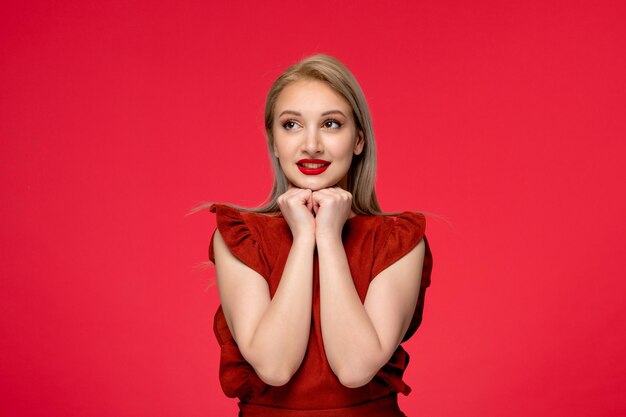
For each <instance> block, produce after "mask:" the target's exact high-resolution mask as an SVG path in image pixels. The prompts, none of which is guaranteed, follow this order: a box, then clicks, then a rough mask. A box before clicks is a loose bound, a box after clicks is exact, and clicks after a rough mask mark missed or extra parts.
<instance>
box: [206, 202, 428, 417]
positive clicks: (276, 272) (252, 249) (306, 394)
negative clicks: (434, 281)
mask: <svg viewBox="0 0 626 417" xmlns="http://www.w3.org/2000/svg"><path fill="white" fill-rule="evenodd" d="M210 211H211V212H213V213H215V214H216V216H217V217H216V220H217V229H218V230H219V231H220V234H221V235H222V237H223V239H224V241H225V243H226V245H227V246H228V248H229V249H230V251H231V252H232V253H233V255H234V256H235V257H236V258H238V259H239V260H240V261H241V262H243V263H244V264H246V265H247V266H249V267H250V268H252V269H253V270H255V271H256V272H258V273H259V274H260V275H261V276H262V277H263V278H264V279H265V280H266V281H267V284H268V287H269V292H270V297H273V296H274V294H275V292H276V289H277V287H278V284H279V282H280V278H281V276H282V273H283V269H284V266H285V263H286V261H287V256H288V254H289V250H290V248H291V243H292V236H291V231H290V229H289V226H288V224H287V222H286V221H285V219H284V218H283V217H280V216H279V217H271V216H267V215H263V214H257V213H250V212H240V211H238V210H236V209H235V208H232V207H229V206H227V205H223V204H213V205H212V206H211V207H210ZM425 225H426V222H425V217H424V215H423V214H421V213H414V212H408V211H407V212H403V213H401V214H399V215H397V216H363V215H358V216H355V217H352V218H350V219H348V220H347V221H346V223H345V225H344V229H343V232H342V240H343V245H344V249H345V252H346V257H347V259H348V263H349V266H350V271H351V274H352V279H353V281H354V285H355V288H356V290H357V293H358V295H359V298H360V299H361V302H364V301H365V296H366V294H367V289H368V287H369V284H370V282H371V281H372V280H373V279H375V278H376V277H377V275H378V274H379V273H380V272H381V271H383V270H384V269H385V268H387V267H388V266H390V265H391V264H393V263H394V262H396V261H397V260H398V259H400V258H402V257H403V256H404V255H406V254H407V253H408V252H409V251H410V250H411V249H412V248H414V247H415V246H416V245H417V244H418V243H419V242H420V240H421V239H422V238H423V239H424V242H425V244H426V254H425V258H424V267H423V271H422V277H421V289H420V293H419V297H418V302H417V306H416V308H415V312H414V315H413V319H412V321H411V324H410V325H409V328H408V330H407V332H406V334H405V336H404V338H403V340H402V341H403V342H404V341H406V340H408V339H409V338H410V337H411V336H412V335H413V334H414V333H415V331H416V330H417V328H418V327H419V325H420V323H421V321H422V312H423V309H424V297H425V293H426V288H427V287H428V286H429V285H430V275H431V271H432V254H431V251H430V247H429V245H428V241H427V240H426V236H425V235H424V231H425ZM209 259H210V260H211V261H212V262H215V258H214V253H213V238H211V244H210V246H209ZM311 313H312V314H311V320H312V322H311V333H310V336H309V342H308V347H307V352H306V354H305V357H304V360H303V362H302V364H301V366H300V368H299V369H298V371H297V372H296V373H295V374H294V375H293V377H292V378H291V380H290V381H289V382H288V383H287V384H285V385H283V386H280V387H275V386H270V385H267V384H265V383H264V382H263V381H262V380H261V379H260V378H259V377H258V376H257V375H256V373H255V371H254V369H253V368H252V366H251V365H250V364H248V363H247V362H246V360H245V359H244V358H243V356H242V355H241V353H240V352H239V349H238V348H237V344H236V342H235V340H234V339H233V337H232V335H231V333H230V331H229V329H228V326H227V324H226V320H225V318H224V314H223V311H222V308H221V306H220V307H219V308H218V310H217V312H216V314H215V318H214V326H213V329H214V333H215V336H216V337H217V340H218V343H219V345H220V347H221V358H220V371H219V376H220V384H221V386H222V389H223V390H224V393H225V394H226V395H227V396H228V397H233V398H235V397H237V398H239V404H238V405H239V409H240V414H239V415H240V417H253V416H261V415H264V413H265V415H276V416H285V417H287V416H294V417H295V416H300V417H305V416H328V417H331V416H335V415H337V416H339V415H341V416H342V417H351V416H352V415H354V416H357V415H358V416H367V415H372V416H373V415H376V416H379V417H401V416H403V415H404V414H403V413H402V412H401V411H400V409H399V408H398V407H397V402H396V401H397V394H399V393H401V394H403V395H408V394H409V393H410V392H411V388H410V387H409V386H408V385H407V384H406V383H405V382H404V381H403V379H402V376H403V374H404V371H405V369H406V367H407V365H408V363H409V355H408V353H407V352H406V351H405V350H404V349H403V347H402V345H400V346H398V348H397V349H396V351H395V352H394V354H393V355H392V357H391V358H390V360H389V362H388V363H387V364H386V365H385V366H383V367H382V368H381V369H380V370H379V371H378V373H377V374H376V375H375V377H374V378H373V379H372V380H371V381H370V382H369V383H368V384H366V385H364V386H362V387H358V388H348V387H345V386H343V385H341V383H340V382H339V379H338V378H337V377H336V376H335V374H334V373H333V372H332V370H331V368H330V366H329V364H328V361H327V358H326V355H325V351H324V345H323V340H322V331H321V322H320V288H319V270H318V259H317V252H315V254H314V260H313V311H312V312H311Z"/></svg>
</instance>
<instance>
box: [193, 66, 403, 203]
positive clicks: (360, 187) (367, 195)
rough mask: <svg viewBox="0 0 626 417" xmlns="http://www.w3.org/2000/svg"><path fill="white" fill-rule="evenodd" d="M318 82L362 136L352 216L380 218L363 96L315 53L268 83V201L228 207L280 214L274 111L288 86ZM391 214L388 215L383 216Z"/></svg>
mask: <svg viewBox="0 0 626 417" xmlns="http://www.w3.org/2000/svg"><path fill="white" fill-rule="evenodd" d="M307 79H309V80H318V81H322V82H325V83H326V84H328V86H329V87H330V88H332V89H333V90H334V91H335V92H337V93H338V94H339V95H341V96H342V97H343V98H344V99H345V100H346V101H347V102H348V103H349V104H350V107H351V108H352V112H353V116H354V120H355V123H356V128H357V132H358V131H360V132H362V134H363V138H364V142H365V144H364V146H363V151H362V152H361V153H360V154H359V155H353V158H352V165H351V166H350V169H349V171H348V178H347V179H348V186H347V191H348V192H350V193H351V194H352V210H353V211H354V212H355V213H356V214H362V215H380V214H383V213H382V211H381V209H380V205H379V204H378V199H377V198H376V191H375V189H374V183H375V177H376V142H375V140H374V130H373V128H372V119H371V117H370V112H369V108H368V106H367V101H366V100H365V95H364V94H363V90H361V86H360V85H359V83H358V82H357V80H356V78H354V75H352V73H351V72H350V71H349V70H348V68H346V67H345V66H344V65H343V64H342V63H341V62H339V61H338V60H337V59H335V58H333V57H331V56H328V55H324V54H317V55H313V56H310V57H308V58H305V59H303V60H302V61H300V62H298V63H296V64H294V65H292V66H290V67H289V68H287V69H286V70H285V72H283V73H282V74H281V75H280V76H279V77H278V78H277V79H276V80H275V81H274V83H273V84H272V86H271V88H270V90H269V92H268V93H267V98H266V100H265V134H266V137H267V146H268V150H269V154H270V159H271V161H272V166H273V169H274V184H273V186H272V192H271V193H270V195H269V198H268V202H267V203H266V204H264V205H262V206H259V207H255V208H246V207H239V206H236V205H231V206H232V207H235V208H237V209H239V210H241V211H248V212H255V213H278V214H279V213H280V208H279V207H278V203H277V199H278V197H279V196H280V195H282V194H283V193H285V192H286V191H287V189H288V186H289V181H288V180H287V177H286V176H285V174H284V173H283V171H282V169H281V167H280V163H279V161H278V158H277V157H276V156H275V155H274V152H273V149H274V134H273V132H272V129H273V127H274V108H275V106H276V101H277V100H278V96H279V95H280V93H281V92H282V91H283V90H284V89H285V87H287V86H288V85H289V84H291V83H293V82H296V81H300V80H307ZM211 204H212V203H204V204H202V205H200V206H198V207H196V208H195V209H194V210H193V212H196V211H198V210H201V209H203V208H207V207H209V206H210V205H211ZM386 214H391V213H386Z"/></svg>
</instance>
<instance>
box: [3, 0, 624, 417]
mask: <svg viewBox="0 0 626 417" xmlns="http://www.w3.org/2000/svg"><path fill="white" fill-rule="evenodd" d="M252 4H253V3H252V2H250V4H244V3H241V2H237V3H232V4H230V3H229V2H222V4H217V2H216V3H215V4H212V3H210V2H200V1H186V2H173V1H172V2H165V1H144V2H139V1H136V2H121V1H119V2H118V1H113V2H101V1H100V2H96V1H91V0H90V1H56V2H33V1H23V2H13V4H12V5H7V4H5V5H4V6H3V8H2V9H3V12H2V17H1V18H0V39H1V42H0V76H1V85H0V100H1V103H0V138H1V149H0V150H1V152H0V181H1V190H2V205H1V207H0V219H1V222H2V227H1V231H0V239H1V241H0V242H1V252H0V275H1V277H2V278H1V281H0V285H1V287H0V296H1V297H2V299H1V300H0V301H1V304H0V326H1V328H0V330H1V338H0V383H1V391H0V392H1V394H0V414H2V415H20V416H50V415H64V416H235V415H236V401H235V400H233V399H229V398H226V397H225V396H224V395H223V393H222V391H221V389H220V386H219V381H218V375H217V368H218V362H219V358H218V347H217V342H216V340H215V339H214V336H213V333H212V328H211V326H212V318H213V314H214V312H215V310H216V308H217V306H218V303H219V300H218V294H217V287H216V286H210V284H211V282H212V281H213V280H214V272H213V271H212V270H210V269H209V270H203V269H201V268H199V267H198V265H199V264H200V263H201V262H203V261H205V260H206V259H207V248H208V244H209V238H210V236H211V233H212V231H213V229H214V225H215V223H214V218H213V215H211V214H209V213H206V212H203V213H200V214H196V215H193V216H187V217H186V216H185V213H186V212H187V211H188V210H189V209H190V208H192V207H193V206H194V205H195V204H197V203H199V202H201V201H203V200H216V201H228V202H234V203H239V204H243V205H250V206H252V205H256V204H259V203H260V202H262V201H263V200H264V198H265V197H266V196H267V194H268V193H269V190H270V186H271V171H270V166H269V163H268V157H267V150H266V145H265V140H264V136H263V127H262V126H263V125H262V114H263V103H264V97H265V93H266V92H267V90H268V88H269V86H270V84H271V82H272V81H273V79H274V78H275V77H276V76H277V75H278V74H279V73H280V72H281V71H282V70H283V69H285V68H286V67H287V66H288V65H289V64H291V63H293V62H295V61H297V60H299V59H300V58H302V57H304V56H308V55H311V54H313V53H317V52H324V53H328V54H330V55H333V56H336V57H337V58H339V59H340V60H342V61H343V62H344V63H345V64H346V65H347V66H348V67H349V68H350V69H351V70H352V71H353V72H354V74H355V75H356V76H357V78H358V79H359V81H360V83H361V85H362V87H363V89H364V91H365V93H366V95H367V97H368V100H369V103H370V106H371V110H372V114H373V119H374V124H375V130H376V134H377V141H378V146H379V173H378V181H377V189H378V194H379V198H380V200H381V202H382V205H383V209H385V210H388V211H392V210H404V209H413V210H423V211H428V212H433V213H436V214H438V215H440V216H443V217H444V218H436V217H429V219H428V226H427V234H428V236H429V241H430V243H431V247H432V250H433V254H434V261H435V262H434V271H433V276H432V287H431V288H430V290H429V293H428V296H427V301H426V310H425V319H424V323H423V325H422V328H421V329H420V330H419V331H418V333H417V334H416V335H415V336H414V338H413V339H412V340H411V341H409V342H408V343H407V344H406V346H405V347H406V348H407V350H408V351H409V352H410V354H411V364H410V365H409V369H408V370H407V373H406V381H407V383H408V384H409V385H411V386H412V388H413V392H412V393H411V395H410V396H409V397H401V399H400V401H401V407H402V408H403V409H404V410H405V412H406V413H407V414H408V415H409V416H422V415H423V416H442V417H444V416H459V415H463V416H466V417H470V416H477V417H478V416H480V417H488V416H531V415H537V416H590V415H593V416H618V415H625V413H626V396H624V392H625V391H626V365H625V361H624V356H625V354H626V349H625V345H626V343H625V336H624V335H625V334H626V332H625V329H624V327H625V326H624V322H625V319H626V317H625V308H624V291H626V284H625V283H624V278H626V271H625V269H626V268H625V266H624V249H625V245H624V234H625V233H626V228H625V224H626V222H625V221H624V218H623V217H624V213H626V204H625V203H626V197H625V192H624V180H625V179H626V175H625V172H624V158H625V156H626V155H625V153H626V152H625V150H626V149H625V148H626V147H625V145H624V138H625V133H626V132H625V130H626V129H625V127H624V120H625V117H624V116H625V111H624V110H625V97H626V95H625V88H624V87H625V77H624V74H626V65H625V64H626V59H625V57H624V51H625V50H626V42H625V39H626V36H625V35H626V31H625V30H624V25H623V24H624V21H625V17H626V7H625V6H624V3H623V2H620V1H600V2H598V1H575V2H571V1H531V2H528V1H516V2H500V1H478V2H463V3H462V2H453V1H437V2H425V1H420V2H389V3H386V4H385V5H384V6H383V4H382V3H380V4H379V2H345V3H342V4H338V2H331V1H318V2H313V3H311V4H310V5H299V4H298V5H296V3H294V2H258V4H257V3H256V2H255V3H254V4H257V5H256V6H253V5H252Z"/></svg>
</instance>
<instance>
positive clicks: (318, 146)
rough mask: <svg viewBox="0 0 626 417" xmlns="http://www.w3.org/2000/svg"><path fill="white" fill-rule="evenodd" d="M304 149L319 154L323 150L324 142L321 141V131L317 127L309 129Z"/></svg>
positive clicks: (312, 153)
mask: <svg viewBox="0 0 626 417" xmlns="http://www.w3.org/2000/svg"><path fill="white" fill-rule="evenodd" d="M304 150H305V151H306V152H307V153H309V154H311V155H314V154H318V153H320V152H322V151H323V147H322V142H321V141H320V137H319V131H318V130H317V129H315V128H313V129H308V130H307V133H306V138H305V139H304Z"/></svg>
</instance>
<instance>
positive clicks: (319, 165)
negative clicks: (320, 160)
mask: <svg viewBox="0 0 626 417" xmlns="http://www.w3.org/2000/svg"><path fill="white" fill-rule="evenodd" d="M298 165H299V166H301V167H304V168H309V169H315V168H321V167H325V166H327V165H330V162H327V163H325V164H310V163H303V164H298Z"/></svg>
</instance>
